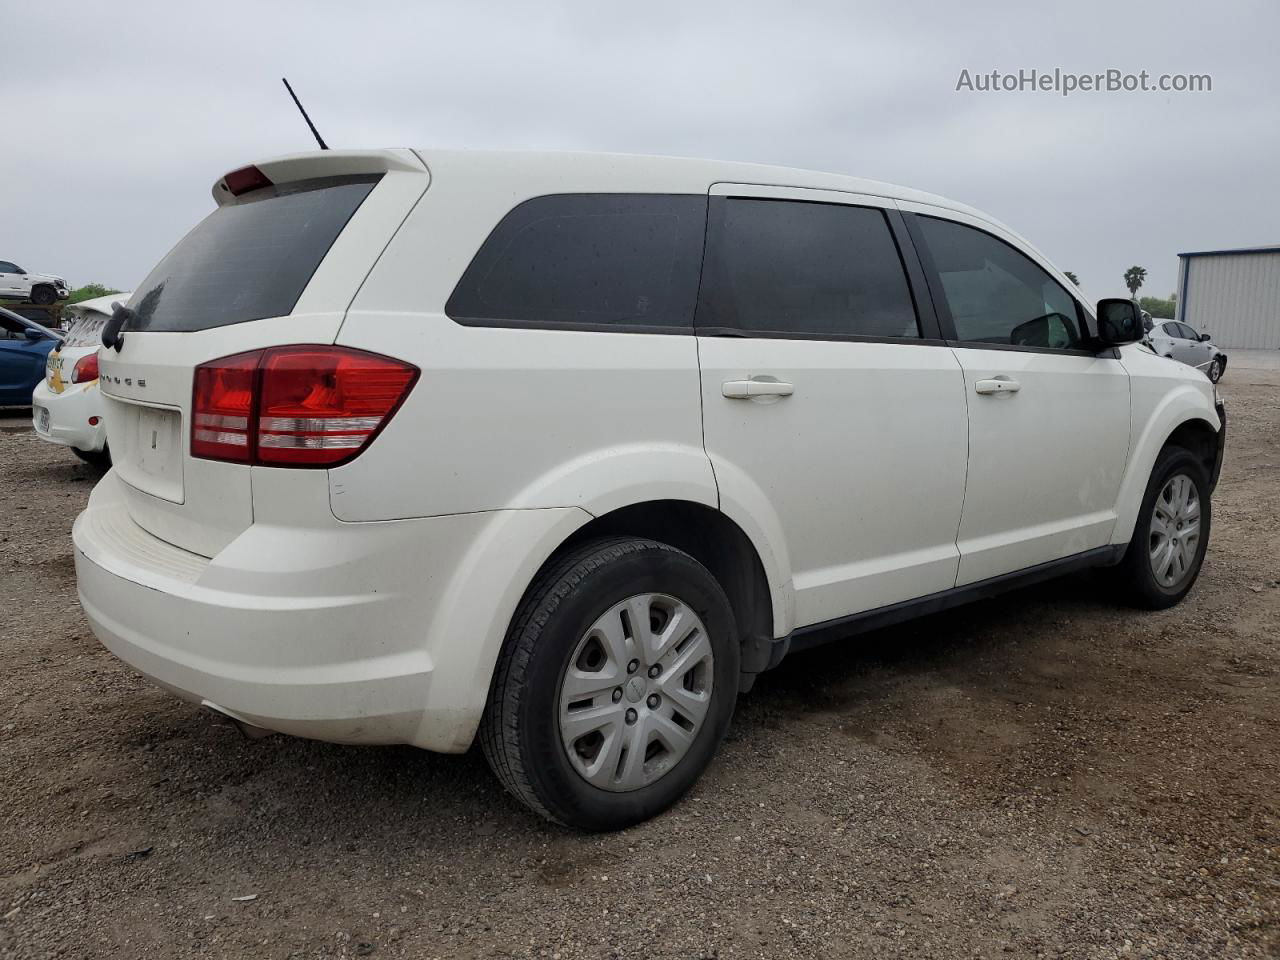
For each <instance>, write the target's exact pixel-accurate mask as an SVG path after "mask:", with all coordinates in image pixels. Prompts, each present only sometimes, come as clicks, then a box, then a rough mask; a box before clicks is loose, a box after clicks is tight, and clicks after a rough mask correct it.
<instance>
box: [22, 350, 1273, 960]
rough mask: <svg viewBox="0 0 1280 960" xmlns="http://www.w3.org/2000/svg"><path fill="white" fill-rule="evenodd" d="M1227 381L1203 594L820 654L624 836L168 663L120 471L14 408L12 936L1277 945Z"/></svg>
mask: <svg viewBox="0 0 1280 960" xmlns="http://www.w3.org/2000/svg"><path fill="white" fill-rule="evenodd" d="M1224 392H1225V393H1226V394H1227V395H1228V397H1229V398H1230V401H1231V441H1230V443H1229V447H1228V457H1227V464H1226V468H1225V471H1224V476H1223V481H1222V484H1221V486H1220V488H1219V490H1218V493H1217V496H1216V497H1215V517H1214V520H1215V529H1214V532H1213V540H1212V544H1211V546H1210V548H1209V556H1208V560H1207V564H1206V567H1205V571H1204V575H1203V576H1202V577H1201V578H1200V582H1199V585H1198V586H1197V587H1196V588H1195V590H1194V591H1193V593H1192V594H1191V596H1190V598H1189V599H1188V600H1187V601H1186V602H1185V603H1183V604H1182V605H1181V606H1180V607H1178V608H1176V609H1173V610H1169V611H1165V612H1162V613H1135V612H1132V611H1125V610H1121V609H1117V608H1116V607H1114V606H1113V605H1111V604H1110V603H1109V602H1107V601H1106V600H1104V599H1101V598H1100V597H1099V596H1098V589H1097V581H1096V580H1094V579H1093V578H1092V577H1090V576H1079V577H1073V578H1069V579H1066V580H1061V581H1058V582H1056V583H1051V584H1046V585H1043V586H1039V587H1035V588H1031V589H1029V590H1025V591H1022V592H1020V593H1017V594H1013V595H1011V596H1008V597H1005V598H1002V599H999V600H994V601H989V602H984V603H981V604H978V605H975V606H972V607H969V608H966V609H963V610H960V611H955V612H952V613H948V614H942V615H938V616H934V617H931V618H929V619H926V620H921V621H918V622H916V623H913V624H909V625H905V626H902V627H899V628H894V629H891V630H886V631H882V632H880V633H877V634H874V635H871V636H867V637H863V638H860V639H858V640H856V641H853V642H850V643H849V644H848V645H847V646H843V647H841V646H835V647H829V648H826V649H825V650H820V651H815V652H812V653H809V654H804V655H797V656H795V657H793V658H791V659H789V660H788V661H787V662H786V663H784V664H783V666H782V667H781V668H780V669H779V670H777V671H775V672H773V673H771V674H768V675H766V676H765V677H763V678H762V679H761V680H760V682H759V683H758V684H757V687H756V689H755V691H753V692H752V693H751V694H750V695H749V696H747V697H745V698H743V700H742V701H741V703H740V706H739V710H738V713H737V716H736V719H735V721H734V724H733V728H732V731H731V733H730V737H729V742H727V743H726V744H725V746H724V748H723V750H722V752H721V755H720V758H719V759H718V760H717V762H716V763H715V764H714V765H713V767H712V769H711V770H710V771H709V772H708V774H707V775H706V776H705V777H703V779H702V781H701V782H700V783H699V784H698V786H697V787H696V788H695V790H694V791H693V793H692V794H691V795H690V796H689V797H688V798H687V799H686V800H685V801H684V802H682V803H681V804H680V805H679V806H678V807H677V808H676V809H675V810H674V811H673V812H671V813H670V814H668V815H666V816H664V817H661V818H659V819H657V820H655V821H652V822H650V823H648V824H645V825H643V826H640V827H638V828H635V829H632V830H629V831H626V832H624V833H620V834H615V835H609V836H582V835H577V834H573V833H569V832H566V831H563V830H560V829H557V828H553V827H550V826H548V825H546V824H544V823H542V822H541V821H539V820H537V819H535V818H533V817H532V816H531V815H529V814H527V813H526V812H525V811H524V810H523V809H522V808H521V807H519V806H517V805H516V804H515V803H514V802H513V801H512V800H510V799H508V798H507V797H506V796H505V795H504V794H503V793H502V791H501V789H500V788H499V787H498V785H497V783H496V781H495V780H494V779H493V778H492V777H491V776H490V775H489V772H488V770H487V769H486V768H485V765H484V762H483V760H482V759H481V758H480V757H479V756H478V755H476V754H471V755H467V756H462V757H445V756H434V755H430V754H425V753H419V752H416V751H413V750H410V749H405V748H382V749H373V748H354V747H340V746H331V745H327V744H321V743H310V742H305V741H301V740H290V739H286V738H283V737H273V738H270V739H267V740H264V741H260V742H256V743H253V742H248V741H245V740H243V739H241V738H240V736H239V735H238V734H237V733H236V732H235V731H234V730H233V729H232V728H231V727H229V726H227V725H226V724H224V723H222V722H220V721H218V720H217V719H216V718H212V717H210V716H207V715H205V714H202V713H200V712H199V711H198V710H196V709H195V708H193V707H191V706H189V705H186V704H183V703H180V702H178V701H176V700H173V699H171V698H170V697H168V696H166V695H165V694H163V693H161V692H160V691H158V690H156V689H153V688H152V687H151V686H150V685H149V684H147V683H146V682H145V681H143V680H142V679H141V678H139V677H138V676H136V675H135V674H134V673H133V672H132V671H131V670H130V669H129V668H127V667H126V666H124V665H123V664H121V663H120V662H118V661H116V660H115V659H114V658H112V657H111V656H110V655H109V654H107V653H106V652H105V651H104V650H103V649H101V648H100V647H99V646H98V644H97V643H96V641H95V640H94V639H93V637H92V635H91V634H90V633H89V630H88V628H87V626H86V625H85V622H84V620H83V618H82V616H81V613H80V610H79V607H78V605H77V603H76V594H75V578H74V570H73V564H72V556H71V545H70V541H69V537H68V533H69V531H70V528H71V522H72V519H73V517H74V516H75V514H76V512H77V511H78V510H79V509H80V507H81V506H82V505H83V503H84V502H85V498H86V496H87V495H88V492H89V489H90V487H91V485H92V483H93V482H94V479H95V475H94V474H93V473H92V471H90V470H89V469H88V468H87V467H85V466H83V465H82V464H80V463H79V462H78V461H76V460H75V459H73V458H72V456H71V454H70V453H69V452H66V451H62V450H59V449H57V448H54V447H51V446H49V445H47V444H44V443H42V442H40V441H39V440H37V439H36V438H35V437H34V436H33V435H32V433H31V432H30V429H29V421H28V420H27V419H26V417H27V416H29V414H27V413H10V414H5V415H2V416H0V517H3V518H4V527H3V529H2V530H0V583H2V584H3V588H2V589H0V664H2V665H3V669H0V769H2V770H3V776H2V777H0V823H3V825H4V827H3V831H2V832H0V956H4V957H24V958H25V957H48V956H63V957H109V956H118V957H130V958H132V957H164V958H170V957H186V956H201V957H221V956H228V957H250V956H252V957H279V958H284V957H349V956H368V955H372V956H375V957H414V958H420V957H436V956H439V957H549V958H557V957H558V958H565V960H568V958H571V957H628V958H629V957H655V958H656V957H664V958H667V957H669V958H691V957H720V958H725V957H784V956H794V957H884V956H893V955H901V956H906V957H938V958H948V960H950V958H957V957H1004V956H1013V957H1038V956H1048V957H1057V956H1066V957H1118V956H1149V957H1169V958H1173V957H1213V958H1222V957H1267V956H1270V957H1275V956H1280V802H1278V799H1280V782H1278V780H1277V775H1278V773H1280V770H1278V764H1277V758H1278V756H1280V719H1278V718H1280V686H1278V683H1277V679H1278V677H1280V674H1278V672H1277V670H1278V667H1280V649H1278V648H1277V642H1276V640H1277V627H1280V589H1277V586H1278V584H1277V579H1276V578H1277V577H1278V576H1280V538H1277V536H1276V534H1277V531H1278V530H1280V519H1278V508H1280V441H1278V437H1280V372H1275V371H1255V370H1247V369H1235V370H1233V371H1232V373H1230V374H1229V375H1228V379H1227V381H1226V382H1225V383H1224Z"/></svg>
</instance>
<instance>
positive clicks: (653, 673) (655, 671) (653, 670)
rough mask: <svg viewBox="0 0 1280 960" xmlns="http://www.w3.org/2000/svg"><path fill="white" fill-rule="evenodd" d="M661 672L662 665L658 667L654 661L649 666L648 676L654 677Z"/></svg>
mask: <svg viewBox="0 0 1280 960" xmlns="http://www.w3.org/2000/svg"><path fill="white" fill-rule="evenodd" d="M661 672H662V667H660V666H659V665H658V664H656V663H655V664H654V665H653V666H652V667H650V668H649V676H650V677H656V676H657V675H658V674H660V673H661Z"/></svg>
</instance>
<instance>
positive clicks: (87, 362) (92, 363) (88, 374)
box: [71, 350, 98, 383]
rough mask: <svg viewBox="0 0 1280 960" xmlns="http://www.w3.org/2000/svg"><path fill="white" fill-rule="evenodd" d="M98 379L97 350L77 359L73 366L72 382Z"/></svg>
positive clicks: (86, 381)
mask: <svg viewBox="0 0 1280 960" xmlns="http://www.w3.org/2000/svg"><path fill="white" fill-rule="evenodd" d="M97 379H98V351H97V350H95V351H94V352H93V353H91V354H89V355H88V356H84V357H81V358H80V359H79V360H77V361H76V365H75V366H74V367H72V368H71V382H72V383H88V382H89V381H90V380H97Z"/></svg>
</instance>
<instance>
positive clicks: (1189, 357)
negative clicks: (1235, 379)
mask: <svg viewBox="0 0 1280 960" xmlns="http://www.w3.org/2000/svg"><path fill="white" fill-rule="evenodd" d="M1147 342H1148V343H1149V344H1150V345H1151V349H1152V350H1154V351H1155V352H1156V353H1158V354H1160V356H1162V357H1169V358H1170V359H1172V360H1177V361H1178V362H1180V363H1185V364H1187V365H1188V366H1191V367H1195V368H1196V369H1197V370H1200V371H1201V372H1203V373H1204V375H1205V376H1206V377H1208V378H1209V379H1210V380H1211V381H1212V382H1214V383H1217V382H1218V381H1219V380H1221V379H1222V375H1223V374H1224V373H1225V372H1226V370H1227V355H1226V353H1225V352H1224V351H1223V350H1222V349H1221V348H1219V347H1218V346H1216V345H1215V344H1214V343H1213V340H1212V338H1211V337H1210V336H1209V334H1207V333H1197V332H1196V331H1195V330H1194V329H1193V328H1192V327H1191V326H1190V325H1188V324H1185V323H1180V322H1179V321H1177V320H1159V319H1154V320H1152V321H1151V329H1150V330H1149V331H1148V332H1147Z"/></svg>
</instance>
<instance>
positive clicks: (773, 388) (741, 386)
mask: <svg viewBox="0 0 1280 960" xmlns="http://www.w3.org/2000/svg"><path fill="white" fill-rule="evenodd" d="M720 392H721V393H723V394H724V395H725V396H726V397H728V398H729V399H730V400H750V399H751V398H752V397H789V396H791V395H792V394H793V393H795V392H796V388H795V385H794V384H791V383H784V382H783V381H781V380H728V381H726V382H725V383H723V384H721V385H720Z"/></svg>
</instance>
